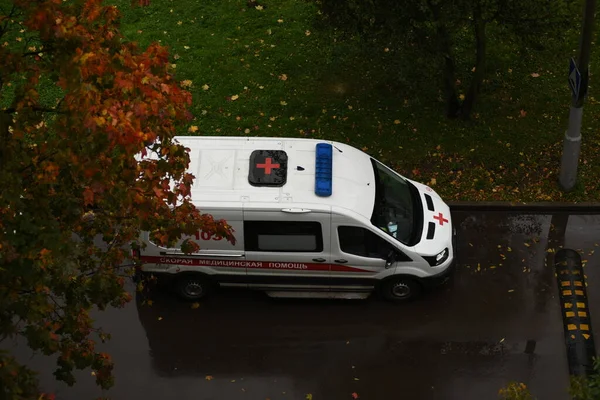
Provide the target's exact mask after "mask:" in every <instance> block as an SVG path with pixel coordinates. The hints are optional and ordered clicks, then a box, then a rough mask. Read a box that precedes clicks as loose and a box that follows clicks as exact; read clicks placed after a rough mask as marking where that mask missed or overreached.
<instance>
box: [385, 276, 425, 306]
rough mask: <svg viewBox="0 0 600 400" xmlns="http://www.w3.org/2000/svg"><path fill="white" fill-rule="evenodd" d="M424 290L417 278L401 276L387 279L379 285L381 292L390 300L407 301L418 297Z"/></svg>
mask: <svg viewBox="0 0 600 400" xmlns="http://www.w3.org/2000/svg"><path fill="white" fill-rule="evenodd" d="M422 290H423V288H422V287H421V285H420V284H419V282H417V281H416V280H414V279H411V278H408V277H403V276H399V277H395V278H389V279H387V280H385V281H384V282H383V283H382V284H381V286H380V287H379V294H380V295H381V296H382V297H383V298H384V299H386V300H388V301H393V302H405V301H409V300H414V299H415V298H417V297H418V296H419V295H420V294H421V291H422Z"/></svg>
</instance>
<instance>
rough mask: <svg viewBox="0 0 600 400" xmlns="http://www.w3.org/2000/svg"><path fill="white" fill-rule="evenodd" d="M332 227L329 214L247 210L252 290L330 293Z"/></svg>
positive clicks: (249, 278) (245, 217)
mask: <svg viewBox="0 0 600 400" xmlns="http://www.w3.org/2000/svg"><path fill="white" fill-rule="evenodd" d="M330 224H331V214H330V213H329V212H319V211H316V212H315V211H309V210H307V209H301V208H298V209H287V210H286V211H262V210H244V242H245V250H246V251H245V255H246V273H247V280H248V284H249V287H253V288H257V289H263V290H298V291H306V290H310V291H328V290H329V282H328V281H329V263H330V261H331V257H330V250H331V240H330V238H331V233H330V232H331V229H330Z"/></svg>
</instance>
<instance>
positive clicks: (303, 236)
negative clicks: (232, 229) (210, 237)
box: [244, 221, 323, 253]
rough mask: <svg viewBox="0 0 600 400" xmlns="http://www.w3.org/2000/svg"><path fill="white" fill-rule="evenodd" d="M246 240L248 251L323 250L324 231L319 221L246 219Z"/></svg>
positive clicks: (312, 251) (311, 251)
mask: <svg viewBox="0 0 600 400" xmlns="http://www.w3.org/2000/svg"><path fill="white" fill-rule="evenodd" d="M244 241H245V243H246V251H273V252H310V253H314V252H321V251H323V233H322V229H321V224H320V223H319V222H311V221H286V222H279V221H245V222H244Z"/></svg>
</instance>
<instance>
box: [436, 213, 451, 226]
mask: <svg viewBox="0 0 600 400" xmlns="http://www.w3.org/2000/svg"><path fill="white" fill-rule="evenodd" d="M433 219H437V220H438V221H440V225H444V222H448V220H447V219H446V218H444V216H443V215H442V213H440V214H439V215H436V216H434V217H433Z"/></svg>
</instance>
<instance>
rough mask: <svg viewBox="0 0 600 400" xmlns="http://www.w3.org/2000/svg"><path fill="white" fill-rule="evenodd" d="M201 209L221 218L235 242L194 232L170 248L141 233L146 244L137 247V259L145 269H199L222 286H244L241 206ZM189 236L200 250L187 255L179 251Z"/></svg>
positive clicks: (183, 270)
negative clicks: (229, 227) (140, 248)
mask: <svg viewBox="0 0 600 400" xmlns="http://www.w3.org/2000/svg"><path fill="white" fill-rule="evenodd" d="M202 212H204V213H207V214H210V215H212V216H213V217H214V218H215V220H218V219H224V220H225V221H226V222H227V223H228V224H229V225H230V226H231V227H232V228H233V230H234V232H233V234H234V237H235V239H236V243H235V244H232V243H230V242H229V241H227V240H226V239H224V238H222V237H220V236H217V235H213V234H211V233H210V232H207V231H198V232H196V234H194V235H191V236H183V237H182V238H181V239H180V240H179V241H178V242H177V243H176V244H175V245H173V247H162V246H159V245H158V244H156V243H154V242H152V241H151V240H150V238H149V235H148V233H147V232H146V233H145V235H144V239H145V240H146V242H147V247H146V248H145V249H142V250H141V252H142V253H141V255H142V256H141V260H142V262H143V263H144V264H145V265H144V268H143V269H144V270H145V271H147V272H165V273H172V274H173V273H181V272H202V273H205V274H208V275H211V276H212V277H213V278H215V279H216V280H217V281H219V282H221V283H223V284H224V285H235V286H245V285H246V283H245V277H246V263H245V257H244V226H243V223H242V210H241V208H231V209H229V210H227V209H210V208H202ZM186 239H191V240H193V241H195V242H196V243H198V245H199V246H200V249H199V250H198V251H197V252H194V253H191V254H184V253H183V252H182V251H181V244H182V243H183V241H184V240H186Z"/></svg>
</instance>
